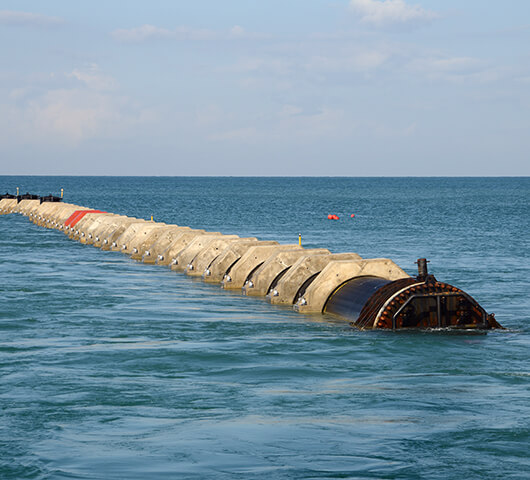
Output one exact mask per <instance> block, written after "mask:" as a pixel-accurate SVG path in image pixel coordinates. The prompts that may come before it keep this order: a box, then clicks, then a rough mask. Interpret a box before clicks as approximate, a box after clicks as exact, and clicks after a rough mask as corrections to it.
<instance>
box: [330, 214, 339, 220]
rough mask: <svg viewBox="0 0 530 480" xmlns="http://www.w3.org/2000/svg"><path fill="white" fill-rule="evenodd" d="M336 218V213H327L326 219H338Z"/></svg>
mask: <svg viewBox="0 0 530 480" xmlns="http://www.w3.org/2000/svg"><path fill="white" fill-rule="evenodd" d="M338 219H339V217H337V215H333V214H331V213H330V214H329V215H328V220H338Z"/></svg>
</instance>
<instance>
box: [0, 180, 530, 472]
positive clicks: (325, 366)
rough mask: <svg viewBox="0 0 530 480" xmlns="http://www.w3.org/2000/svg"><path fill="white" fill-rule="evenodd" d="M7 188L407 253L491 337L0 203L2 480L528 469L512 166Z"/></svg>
mask: <svg viewBox="0 0 530 480" xmlns="http://www.w3.org/2000/svg"><path fill="white" fill-rule="evenodd" d="M17 187H18V188H19V191H20V193H21V194H22V193H26V192H30V193H35V194H39V195H48V194H54V195H59V194H60V190H61V188H62V189H64V200H65V201H67V202H70V203H75V204H78V205H83V206H86V207H92V208H96V209H101V210H105V211H109V212H113V213H119V214H123V215H129V216H134V217H139V218H144V219H150V217H151V215H152V216H153V217H154V220H155V221H160V222H166V223H175V224H178V225H188V226H190V227H193V228H203V229H206V230H209V231H218V232H222V233H226V234H238V235H240V236H255V237H258V238H259V239H262V240H277V241H279V242H280V243H285V244H288V243H298V235H299V234H301V235H302V243H303V245H304V246H305V247H307V248H315V247H322V248H328V249H329V250H331V251H332V252H336V253H340V252H356V253H358V254H359V255H361V256H362V257H363V258H390V259H392V260H393V261H394V262H396V263H397V264H398V265H399V266H400V267H401V268H403V269H404V270H405V271H407V272H408V273H409V274H411V275H414V274H415V272H416V268H417V267H416V265H415V263H414V262H415V261H416V260H417V259H418V258H420V257H425V258H427V259H428V260H429V261H430V263H429V264H428V265H429V272H430V273H432V274H433V275H435V276H436V278H437V279H438V280H441V281H444V282H446V283H449V284H451V285H455V286H457V287H459V288H462V289H463V290H464V291H466V292H467V293H469V294H470V295H471V296H472V297H473V298H475V299H476V300H477V301H478V302H479V303H480V304H481V305H482V306H483V307H484V308H485V309H486V310H487V311H488V312H489V313H491V312H494V313H495V315H496V318H497V320H498V321H499V322H500V323H501V324H502V325H503V326H504V327H506V330H496V331H490V332H488V333H487V334H471V333H465V334H458V335H457V334H450V333H448V332H444V331H438V332H436V331H431V332H400V333H397V332H396V333H393V332H385V331H358V330H356V329H354V328H352V327H351V326H350V325H349V324H348V323H347V322H342V321H339V320H337V319H336V318H333V317H327V316H324V315H311V316H307V315H302V314H298V313H296V312H294V311H293V310H291V309H290V308H287V307H277V306H273V305H270V304H269V303H268V302H267V301H266V300H265V299H263V298H256V297H245V296H242V295H240V294H239V293H237V292H236V293H234V292H226V291H224V290H222V289H221V288H220V287H219V286H217V285H211V284H204V283H203V282H202V281H201V280H200V279H193V278H190V277H188V276H186V275H184V274H182V273H177V272H174V271H171V270H170V269H168V268H167V267H159V266H156V265H151V266H150V265H145V264H143V263H141V262H137V261H134V260H131V259H130V258H129V257H127V256H125V255H122V254H120V253H117V252H104V251H101V250H100V249H97V248H94V247H92V246H86V245H82V244H80V243H78V242H76V241H73V240H70V239H68V237H66V236H65V235H64V234H63V233H61V232H59V231H56V230H52V229H45V228H41V227H38V226H36V225H34V224H33V223H31V222H29V221H28V219H27V218H26V217H24V216H22V215H16V214H12V215H3V216H0V277H1V280H0V479H2V480H10V479H16V480H20V479H39V480H41V479H42V480H44V479H57V480H59V479H61V480H62V479H83V480H85V479H86V480H95V479H98V480H99V479H101V480H118V479H120V480H122V479H125V480H133V479H139V480H150V479H153V480H157V479H193V480H195V479H244V480H247V479H248V480H253V479H267V480H275V479H280V480H282V479H293V480H295V479H296V480H298V479H411V480H413V479H440V480H441V479H444V480H445V479H465V480H471V479H504V480H508V479H528V478H530V363H529V359H530V356H529V353H530V295H529V282H528V279H529V278H530V261H529V239H530V220H529V219H530V208H529V207H530V205H529V204H530V178H528V177H523V178H430V177H429V178H334V177H325V178H315V177H311V178H298V177H297V178H276V177H268V178H262V177H260V178H250V177H57V176H53V177H46V176H34V177H33V176H20V177H18V176H0V193H2V194H3V193H5V192H10V193H16V188H17ZM330 214H335V215H337V216H338V217H339V220H328V218H327V217H328V215H330ZM352 215H354V216H353V217H352Z"/></svg>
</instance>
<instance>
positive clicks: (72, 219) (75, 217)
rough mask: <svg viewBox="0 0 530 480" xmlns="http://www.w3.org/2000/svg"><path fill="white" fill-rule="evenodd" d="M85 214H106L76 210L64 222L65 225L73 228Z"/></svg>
mask: <svg viewBox="0 0 530 480" xmlns="http://www.w3.org/2000/svg"><path fill="white" fill-rule="evenodd" d="M87 213H106V212H103V211H102V210H76V211H75V212H74V213H72V215H70V216H69V217H68V220H66V222H64V224H65V225H68V226H70V227H74V226H75V225H76V224H77V223H78V222H79V221H80V220H81V219H82V218H83V217H84V216H85V215H86V214H87Z"/></svg>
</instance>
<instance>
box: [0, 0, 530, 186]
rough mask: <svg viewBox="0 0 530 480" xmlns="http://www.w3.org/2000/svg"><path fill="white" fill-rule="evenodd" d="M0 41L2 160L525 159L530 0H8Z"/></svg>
mask: <svg viewBox="0 0 530 480" xmlns="http://www.w3.org/2000/svg"><path fill="white" fill-rule="evenodd" d="M0 55H1V56H0V58H1V67H0V174H58V175H61V174H70V175H84V174H87V175H273V176H274V175H333V176H343V175H344V176H366V175H368V176H378V175H385V176H394V175H398V176H401V175H405V176H407V175H434V176H444V175H458V176H460V175H464V176H467V175H477V176H482V175H529V174H530V161H529V152H530V2H528V1H527V0H505V1H503V2H497V1H484V0H482V1H475V0H466V1H465V2H462V1H453V0H443V1H442V0H438V1H435V0H386V1H381V0H303V1H302V0H283V1H278V0H266V1H265V0H262V1H258V0H226V1H223V2H221V1H219V0H194V1H179V0H173V1H169V0H166V1H163V0H152V1H150V2H145V1H136V0H133V1H127V2H117V1H110V2H109V1H106V2H101V1H97V0H93V1H91V2H78V1H76V2H72V1H71V0H63V1H58V0H47V1H46V2H42V1H25V0H16V1H10V0H3V2H2V4H1V6H0Z"/></svg>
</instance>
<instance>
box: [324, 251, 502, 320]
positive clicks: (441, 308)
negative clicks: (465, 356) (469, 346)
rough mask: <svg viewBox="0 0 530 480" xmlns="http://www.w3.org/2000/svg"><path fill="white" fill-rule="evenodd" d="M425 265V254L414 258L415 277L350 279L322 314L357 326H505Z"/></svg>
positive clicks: (332, 297) (328, 302)
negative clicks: (442, 280) (416, 268)
mask: <svg viewBox="0 0 530 480" xmlns="http://www.w3.org/2000/svg"><path fill="white" fill-rule="evenodd" d="M422 260H423V261H422ZM426 266H427V262H426V260H425V259H420V260H419V261H418V269H419V274H418V276H417V277H416V278H412V277H411V278H403V279H400V280H396V281H388V280H385V279H383V278H378V277H357V278H354V279H352V280H349V281H348V282H345V283H344V284H343V285H341V286H340V287H339V288H337V289H336V290H335V292H333V294H332V295H331V296H330V298H329V299H328V301H327V303H326V305H325V307H324V313H331V314H334V315H337V316H340V317H342V318H347V319H348V320H350V323H351V325H353V326H355V327H357V328H360V329H387V330H388V329H389V330H402V329H409V328H410V329H455V330H466V329H480V330H488V329H494V328H503V327H502V326H501V325H500V324H499V323H498V322H497V321H496V319H495V315H494V314H488V313H487V312H486V311H485V310H484V309H483V308H482V307H481V306H480V305H479V304H478V302H477V301H476V300H475V299H474V298H472V297H471V296H470V295H469V294H467V293H466V292H464V291H463V290H460V289H459V288H457V287H454V286H452V285H449V284H447V283H443V282H439V281H438V280H436V278H435V277H434V276H433V275H429V274H428V272H427V268H426Z"/></svg>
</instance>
